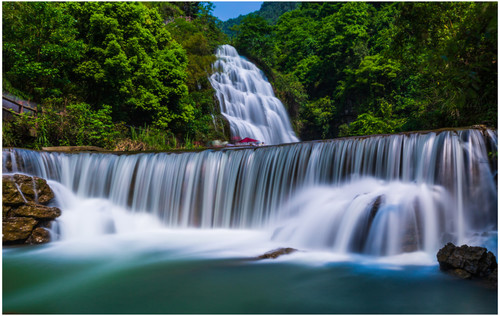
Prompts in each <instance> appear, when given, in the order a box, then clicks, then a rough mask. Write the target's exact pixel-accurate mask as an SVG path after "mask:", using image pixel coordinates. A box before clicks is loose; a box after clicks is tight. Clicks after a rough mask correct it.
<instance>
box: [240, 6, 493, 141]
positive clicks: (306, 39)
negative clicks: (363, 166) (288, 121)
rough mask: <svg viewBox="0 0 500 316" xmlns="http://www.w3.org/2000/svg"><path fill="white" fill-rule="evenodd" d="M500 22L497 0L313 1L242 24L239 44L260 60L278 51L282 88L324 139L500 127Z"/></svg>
mask: <svg viewBox="0 0 500 316" xmlns="http://www.w3.org/2000/svg"><path fill="white" fill-rule="evenodd" d="M249 22H252V23H249ZM497 24H498V22H497V4H496V3H471V2H459V3H456V2H451V3H450V2H448V3H430V2H418V3H401V2H396V3H363V2H344V3H335V2H304V3H302V4H301V5H300V6H299V7H298V8H297V9H295V10H292V11H289V12H287V13H284V14H283V15H282V16H281V17H280V18H279V20H278V22H277V24H276V25H275V26H272V25H268V26H267V28H264V27H261V28H258V27H257V25H259V24H258V23H257V21H252V20H249V21H248V22H247V23H241V24H240V25H239V26H238V27H237V28H235V30H236V31H237V33H236V35H235V41H234V42H235V45H236V46H237V49H239V50H243V51H244V52H245V53H246V54H247V55H248V56H247V57H249V58H251V59H252V60H256V61H257V63H259V64H261V63H263V60H264V59H265V58H267V60H270V58H269V57H267V56H266V54H268V55H270V56H275V59H273V61H274V63H272V62H267V63H266V62H264V63H265V64H267V65H269V66H270V67H269V69H266V72H267V73H268V74H269V77H270V78H271V80H275V82H274V85H275V87H277V88H276V90H277V94H280V96H281V97H282V100H283V101H284V102H285V103H286V104H287V105H288V108H289V112H290V114H291V115H292V121H293V122H294V125H295V126H296V127H297V131H299V132H300V135H299V136H300V137H301V138H302V139H318V138H324V137H335V136H337V135H341V136H345V135H360V134H363V133H366V134H371V133H393V132H397V131H409V130H418V129H433V128H441V127H458V126H465V125H474V124H487V125H490V126H496V124H497V112H498V111H497V67H496V64H497V27H498V26H497ZM240 38H241V39H243V40H238V39H240ZM259 38H265V39H266V43H265V47H267V50H266V51H262V49H261V47H263V45H262V43H261V42H259V41H257V40H258V39H259ZM276 74H279V75H276ZM287 76H291V77H290V78H293V80H295V81H293V80H292V82H293V85H288V86H287V85H284V84H282V82H278V80H277V79H280V78H284V77H287ZM299 84H300V86H301V87H302V88H303V89H304V91H305V97H304V98H300V99H301V101H300V102H297V101H296V100H297V98H293V97H290V96H293V95H295V93H296V91H297V88H296V87H298V86H299ZM306 100H307V101H306ZM297 105H298V106H299V111H295V108H296V107H297Z"/></svg>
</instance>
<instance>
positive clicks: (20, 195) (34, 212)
mask: <svg viewBox="0 0 500 316" xmlns="http://www.w3.org/2000/svg"><path fill="white" fill-rule="evenodd" d="M2 185H3V187H2V194H3V195H2V230H3V231H2V233H3V234H2V242H3V244H4V245H12V244H40V243H44V242H48V241H50V234H49V232H48V230H47V229H45V228H44V227H48V226H50V221H52V220H54V219H56V218H57V217H59V216H60V215H61V210H59V209H58V208H57V207H49V206H46V205H44V204H47V203H49V202H50V201H51V200H52V199H53V198H54V192H52V190H51V189H50V187H49V185H48V184H47V181H45V180H44V179H41V178H38V177H30V176H26V175H21V174H15V175H4V176H2ZM42 226H44V227H42Z"/></svg>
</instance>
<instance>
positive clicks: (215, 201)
mask: <svg viewBox="0 0 500 316" xmlns="http://www.w3.org/2000/svg"><path fill="white" fill-rule="evenodd" d="M496 150H497V134H496V132H493V131H491V130H487V131H482V130H478V129H468V130H457V131H439V132H427V133H420V134H419V133H411V134H400V135H379V136H373V137H353V138H346V139H338V140H327V141H314V142H302V143H294V144H286V145H279V146H265V147H255V148H235V149H220V150H205V151H202V152H197V153H195V152H191V153H135V154H112V153H55V152H38V151H32V150H25V149H4V150H3V167H2V168H3V172H4V173H12V172H21V173H26V174H30V175H36V176H39V177H42V178H46V179H50V180H52V181H57V182H58V183H61V184H62V185H63V186H64V187H65V188H67V189H68V190H71V191H72V192H73V193H74V194H76V196H77V197H78V198H79V199H91V198H92V199H102V200H105V201H106V203H111V204H112V205H114V206H117V207H120V208H121V209H125V210H128V212H129V213H133V214H151V215H153V216H154V217H156V218H158V219H159V220H160V221H161V223H162V225H163V226H166V227H171V228H179V227H181V228H182V227H185V228H188V227H198V228H207V229H211V228H229V229H243V228H244V229H270V230H272V231H274V233H273V238H274V240H278V241H282V242H283V243H285V244H287V245H288V244H290V245H297V246H298V247H303V248H319V249H329V250H331V251H335V252H340V253H352V252H354V253H364V254H371V255H377V256H378V255H391V254H398V253H401V252H411V251H426V252H430V251H434V250H435V249H437V248H438V247H439V246H441V245H443V243H445V242H447V241H453V242H463V241H464V240H466V239H467V238H469V237H471V236H474V234H478V233H479V234H481V233H483V232H485V231H490V230H496V229H497V227H496V223H497V187H496V180H495V175H496V170H493V169H496V168H492V167H491V165H490V163H489V159H488V152H494V151H496ZM56 197H57V194H56Z"/></svg>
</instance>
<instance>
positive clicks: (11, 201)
mask: <svg viewBox="0 0 500 316" xmlns="http://www.w3.org/2000/svg"><path fill="white" fill-rule="evenodd" d="M10 179H11V177H10V176H2V204H4V205H22V204H24V203H25V201H24V199H23V196H22V195H21V193H20V191H19V190H18V189H17V187H16V184H15V182H14V181H13V180H10Z"/></svg>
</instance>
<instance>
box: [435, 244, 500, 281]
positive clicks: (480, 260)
mask: <svg viewBox="0 0 500 316" xmlns="http://www.w3.org/2000/svg"><path fill="white" fill-rule="evenodd" d="M437 259H438V262H439V268H440V269H441V270H442V271H446V272H449V273H451V274H453V275H455V276H458V277H459V278H462V279H480V280H482V281H484V282H485V283H486V284H487V285H488V286H490V287H493V288H496V287H497V267H498V265H497V261H496V258H495V255H494V254H493V253H492V252H491V251H488V250H487V249H486V248H483V247H470V246H467V245H462V246H460V247H457V246H455V245H454V244H452V243H447V244H446V246H444V247H443V248H441V249H440V250H439V251H438V253H437Z"/></svg>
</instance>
